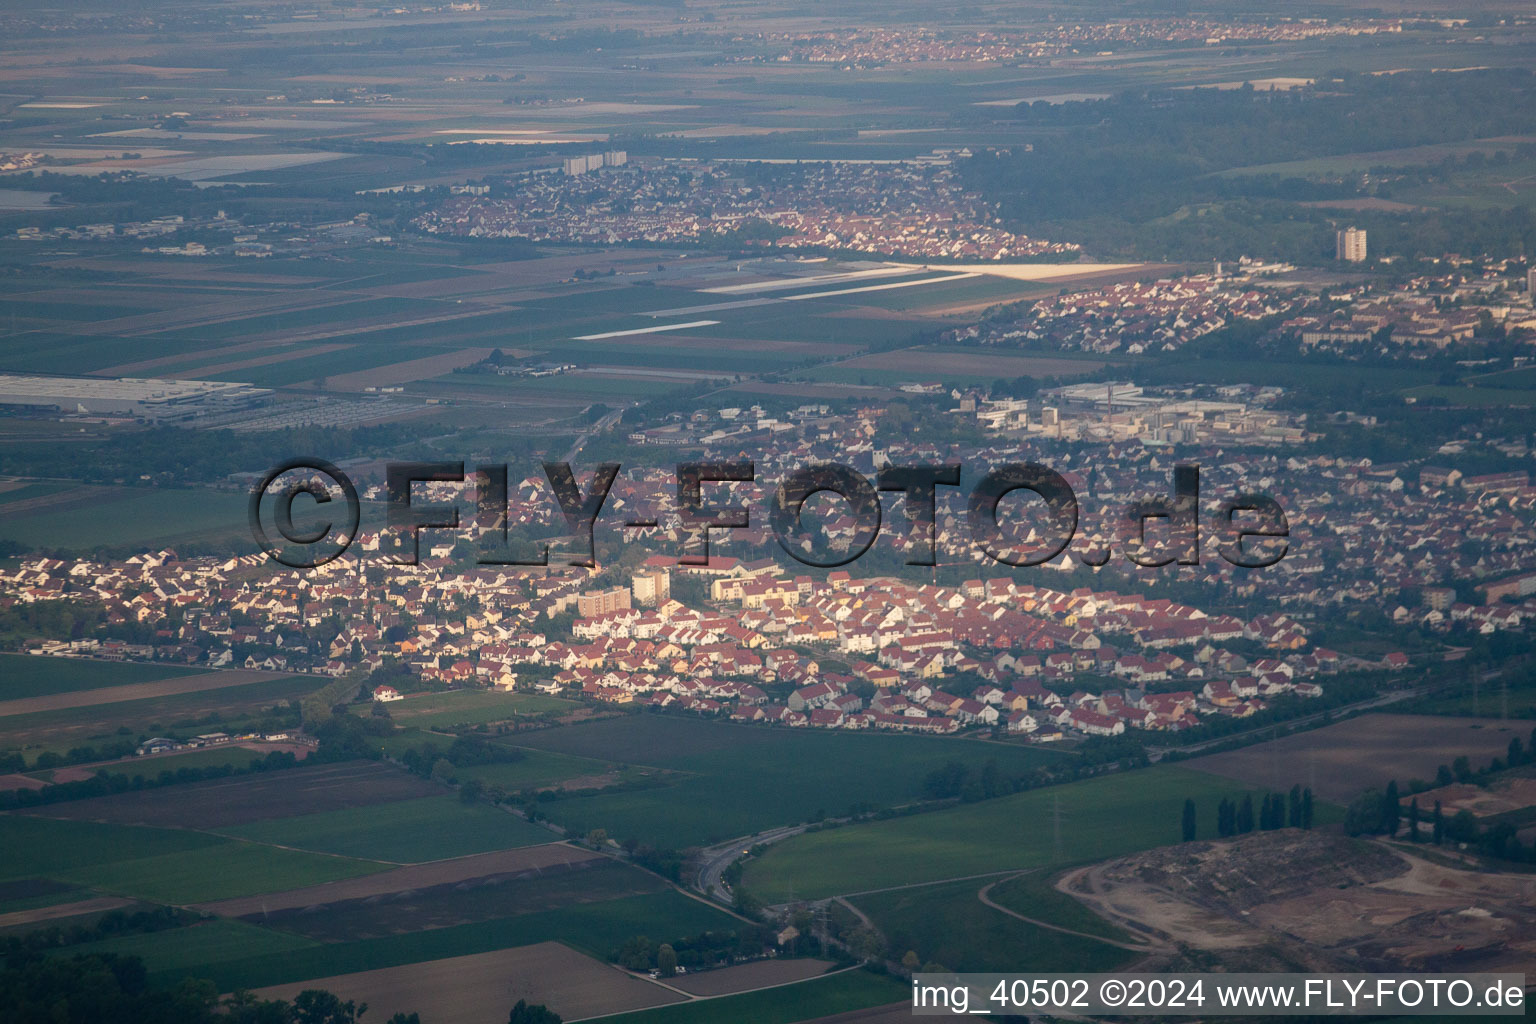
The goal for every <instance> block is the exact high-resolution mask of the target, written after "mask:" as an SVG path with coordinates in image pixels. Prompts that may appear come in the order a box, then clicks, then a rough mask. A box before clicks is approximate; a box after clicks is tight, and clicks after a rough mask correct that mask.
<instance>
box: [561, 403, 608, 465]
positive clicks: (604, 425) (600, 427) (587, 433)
mask: <svg viewBox="0 0 1536 1024" xmlns="http://www.w3.org/2000/svg"><path fill="white" fill-rule="evenodd" d="M623 415H624V410H623V409H615V410H613V412H610V413H608V414H607V415H605V416H604V417H603V418H602V419H600V420H598V421H597V422H596V423H594V424H592V425H591V426H590V427H588V428H587V429H586V430H584V431H582V432H581V435H580V436H579V437H577V438H576V441H575V442H574V443H573V444H572V445H571V447H570V449H569V450H568V451H566V453H565V455H564V456H563V457H562V458H561V459H560V461H561V462H575V461H576V456H577V455H578V454H579V453H580V452H581V447H582V445H584V444H586V443H587V440H588V439H589V438H591V437H592V436H593V435H594V434H601V433H602V432H603V431H605V430H607V429H608V428H609V427H611V426H613V425H614V424H615V423H617V422H619V417H620V416H623Z"/></svg>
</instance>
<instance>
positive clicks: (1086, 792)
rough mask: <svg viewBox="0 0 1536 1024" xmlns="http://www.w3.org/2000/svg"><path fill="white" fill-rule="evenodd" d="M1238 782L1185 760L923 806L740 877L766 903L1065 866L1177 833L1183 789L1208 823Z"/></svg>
mask: <svg viewBox="0 0 1536 1024" xmlns="http://www.w3.org/2000/svg"><path fill="white" fill-rule="evenodd" d="M1292 781H1297V780H1292ZM1286 788H1287V789H1289V788H1290V787H1289V785H1287V786H1286ZM1247 791H1248V790H1247V789H1246V788H1245V787H1244V786H1242V785H1240V784H1237V783H1233V782H1230V781H1227V780H1224V779H1218V778H1215V777H1213V776H1209V775H1205V774H1202V773H1200V772H1195V771H1191V770H1188V769H1185V768H1175V767H1153V768H1146V769H1140V770H1137V771H1132V772H1124V773H1120V772H1117V773H1114V774H1111V775H1106V776H1103V777H1101V778H1095V779H1089V780H1086V781H1083V782H1075V783H1069V784H1067V785H1063V786H1051V787H1047V788H1045V789H1037V790H1031V791H1028V792H1024V793H1018V794H1015V795H1013V796H1005V797H998V798H996V799H993V800H983V801H981V802H979V803H973V804H962V805H959V806H957V807H953V808H950V809H947V810H942V811H935V812H933V813H931V814H922V815H916V816H913V817H907V818H894V819H891V820H889V821H874V822H865V823H861V824H857V825H847V826H841V827H838V828H831V829H824V830H822V831H819V832H812V833H806V834H804V835H801V836H796V837H795V838H793V839H790V840H787V841H785V842H783V843H778V844H775V845H773V846H770V847H769V848H768V851H767V852H766V853H764V854H763V856H761V857H757V858H754V859H752V860H750V861H748V862H747V868H746V874H745V876H744V878H743V883H742V884H743V885H744V886H745V887H746V888H747V890H748V891H749V892H751V893H752V894H753V895H754V896H756V897H757V898H758V899H761V900H763V901H765V902H767V903H770V904H775V903H783V902H786V901H789V900H797V899H818V898H822V897H826V896H834V895H839V894H842V895H846V894H849V893H859V892H867V891H869V890H872V889H883V888H887V887H889V886H897V885H910V884H913V883H918V882H937V881H941V880H944V879H950V878H959V877H963V876H969V875H980V874H983V873H988V872H1004V871H1008V870H1011V869H1024V868H1043V867H1049V866H1052V865H1066V864H1071V863H1076V862H1078V861H1083V860H1088V859H1094V858H1098V857H1104V856H1111V855H1113V854H1114V853H1116V852H1130V851H1132V850H1140V849H1146V848H1148V847H1152V846H1159V845H1163V844H1166V843H1172V842H1177V841H1178V838H1179V814H1180V811H1181V809H1182V807H1183V804H1184V800H1185V799H1186V798H1190V799H1193V800H1194V801H1195V802H1196V804H1197V806H1198V808H1199V814H1200V815H1201V818H1202V820H1204V821H1205V822H1207V827H1208V828H1209V827H1210V823H1214V821H1215V817H1216V805H1217V803H1218V802H1219V800H1220V799H1221V798H1223V797H1241V796H1242V795H1243V793H1244V792H1247ZM1058 820H1059V828H1058V824H1057V822H1058ZM1058 832H1059V839H1058ZM978 884H979V883H978Z"/></svg>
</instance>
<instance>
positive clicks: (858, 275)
mask: <svg viewBox="0 0 1536 1024" xmlns="http://www.w3.org/2000/svg"><path fill="white" fill-rule="evenodd" d="M926 269H927V268H918V267H911V266H897V267H876V268H874V269H872V270H849V271H846V272H844V273H841V274H813V275H810V276H807V277H791V278H784V279H778V280H771V281H751V282H748V283H747V284H728V285H721V286H719V287H715V288H700V289H699V291H701V292H706V293H708V294H710V295H750V294H752V293H754V292H781V291H785V290H786V289H789V288H819V287H821V286H822V285H829V284H842V283H844V282H845V281H862V280H866V279H868V278H872V277H906V276H909V275H911V274H917V273H921V272H923V271H924V270H926Z"/></svg>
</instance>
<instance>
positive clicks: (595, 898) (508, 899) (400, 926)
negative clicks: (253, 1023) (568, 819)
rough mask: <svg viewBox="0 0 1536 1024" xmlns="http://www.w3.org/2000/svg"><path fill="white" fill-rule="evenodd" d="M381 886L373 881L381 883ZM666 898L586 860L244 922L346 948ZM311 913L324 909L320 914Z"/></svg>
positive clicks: (625, 873) (633, 873)
mask: <svg viewBox="0 0 1536 1024" xmlns="http://www.w3.org/2000/svg"><path fill="white" fill-rule="evenodd" d="M448 866H449V867H456V865H448ZM384 881H385V879H382V878H381V879H379V882H380V883H381V884H382V883H383V882H384ZM665 891H667V885H666V883H664V882H662V881H661V880H660V879H659V878H657V877H656V876H654V875H651V874H649V873H647V872H644V871H641V870H639V869H637V868H633V867H630V866H629V865H627V864H621V863H619V862H617V861H614V860H610V859H609V858H607V857H590V858H587V859H584V860H578V859H572V860H571V861H569V862H567V863H565V864H559V863H554V864H550V865H549V866H547V867H544V868H541V869H534V870H527V871H522V872H518V873H512V874H506V873H501V874H491V875H484V876H480V877H476V878H467V879H463V880H461V881H457V882H451V883H443V884H441V885H425V886H420V887H417V888H412V889H405V890H400V891H396V892H391V893H384V894H380V895H376V896H370V897H367V898H364V899H354V900H340V901H328V902H325V903H318V904H313V905H310V906H305V907H293V908H289V909H286V910H277V911H272V912H270V913H268V912H262V913H260V914H251V915H248V916H247V918H246V919H247V920H250V921H252V922H257V923H260V924H263V925H271V926H273V927H276V928H281V929H283V930H284V931H289V932H294V933H297V934H300V935H305V936H307V937H309V938H312V939H317V940H319V941H321V942H346V941H355V940H360V939H372V938H383V937H387V936H393V935H406V934H412V933H417V932H427V931H434V930H437V929H443V928H454V927H458V926H461V925H474V924H481V923H485V922H489V921H498V920H507V919H510V918H515V917H522V916H525V915H529V914H541V913H551V912H555V911H558V910H560V909H561V908H563V907H567V906H570V905H573V904H590V903H602V902H606V901H610V900H617V899H623V898H626V897H631V896H644V895H650V894H657V893H662V892H665ZM282 898H283V897H282V896H281V895H279V896H278V897H277V899H279V900H281V899H282ZM317 908H323V912H319V911H318V909H317Z"/></svg>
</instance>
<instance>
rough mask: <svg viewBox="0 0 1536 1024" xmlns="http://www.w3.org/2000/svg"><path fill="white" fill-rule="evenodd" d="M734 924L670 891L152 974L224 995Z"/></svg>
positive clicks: (601, 948) (602, 946) (605, 949)
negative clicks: (208, 984)
mask: <svg viewBox="0 0 1536 1024" xmlns="http://www.w3.org/2000/svg"><path fill="white" fill-rule="evenodd" d="M739 927H742V924H741V922H740V921H738V920H736V919H735V918H733V917H731V916H730V915H728V914H725V913H724V912H722V911H719V910H716V909H715V908H713V907H711V906H710V905H709V904H706V903H703V902H701V901H699V900H696V899H691V898H689V897H687V896H684V895H683V894H682V893H679V892H676V891H674V890H670V889H669V890H667V891H666V892H659V893H652V894H649V895H643V896H627V897H624V898H621V899H614V900H603V901H600V902H596V903H577V904H571V905H568V906H564V907H561V908H559V909H557V910H548V911H540V912H538V913H533V914H522V915H519V916H517V917H509V918H499V919H496V920H491V921H481V922H476V923H474V924H464V925H455V926H451V927H447V928H433V929H429V930H426V931H414V932H407V933H404V934H400V935H390V936H386V937H383V938H375V939H361V940H358V941H355V942H335V943H328V944H325V945H321V946H317V947H313V948H307V949H299V950H289V951H285V952H276V953H264V954H260V955H253V956H249V957H244V958H242V959H239V960H228V961H222V962H220V963H208V964H201V965H197V966H195V967H191V968H189V969H188V970H186V971H185V972H182V971H173V972H167V973H165V974H161V975H152V976H151V980H152V981H159V982H166V983H174V982H175V981H178V980H180V978H181V977H182V975H183V973H189V974H192V975H194V976H197V977H208V978H212V979H213V980H214V981H215V983H216V984H217V985H218V986H219V990H220V991H223V992H228V991H230V990H232V989H235V988H259V987H261V986H264V985H277V984H281V983H283V982H288V981H302V980H304V979H306V978H324V977H329V976H331V975H334V974H349V973H352V972H354V971H369V970H374V969H376V968H381V967H394V966H397V965H399V964H411V963H420V962H421V961H424V960H440V959H443V958H445V957H452V956H468V955H469V954H471V953H485V952H489V951H491V950H494V949H506V948H507V947H509V946H525V945H531V944H532V943H535V942H547V941H556V942H564V943H566V944H567V945H570V946H573V947H575V948H577V949H579V950H582V951H583V952H586V953H590V954H592V955H593V956H596V957H598V958H600V959H604V958H606V957H607V956H608V954H609V953H611V952H613V951H614V950H617V949H618V948H619V947H620V946H621V945H623V944H624V943H625V942H626V941H627V940H629V939H631V938H633V937H634V936H636V935H647V936H650V937H651V938H652V939H654V940H656V941H658V942H661V941H665V939H666V938H677V937H682V936H685V935H689V936H691V935H697V934H699V933H700V932H705V931H711V930H713V931H727V932H728V931H734V930H736V929H737V928H739Z"/></svg>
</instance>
